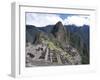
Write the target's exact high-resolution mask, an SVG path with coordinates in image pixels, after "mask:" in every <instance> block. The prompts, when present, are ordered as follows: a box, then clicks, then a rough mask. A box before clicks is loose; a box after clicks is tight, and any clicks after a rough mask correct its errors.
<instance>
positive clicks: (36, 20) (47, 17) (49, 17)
mask: <svg viewBox="0 0 100 80" xmlns="http://www.w3.org/2000/svg"><path fill="white" fill-rule="evenodd" d="M58 21H61V22H63V20H62V19H61V18H60V17H59V15H56V14H36V13H27V14H26V24H29V25H35V26H38V27H43V26H46V25H50V24H55V23H57V22H58Z"/></svg>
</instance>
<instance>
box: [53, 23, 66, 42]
mask: <svg viewBox="0 0 100 80" xmlns="http://www.w3.org/2000/svg"><path fill="white" fill-rule="evenodd" d="M52 34H53V35H54V36H55V38H56V39H57V40H58V41H59V42H66V29H65V27H64V25H63V24H62V22H61V21H59V22H57V23H56V24H55V25H54V28H53V29H52Z"/></svg>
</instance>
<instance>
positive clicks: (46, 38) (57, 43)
mask: <svg viewBox="0 0 100 80" xmlns="http://www.w3.org/2000/svg"><path fill="white" fill-rule="evenodd" d="M29 27H30V26H27V28H26V31H27V32H28V35H26V38H27V39H26V40H27V41H26V66H27V67H29V66H48V65H78V64H82V57H81V56H80V52H79V50H78V49H77V48H76V47H73V46H72V45H71V44H70V43H71V42H69V40H68V39H69V37H70V36H68V35H69V32H68V30H67V29H66V28H65V26H64V25H63V24H62V23H61V22H58V23H56V24H55V25H52V26H51V27H52V28H49V32H48V31H46V29H45V28H38V27H34V28H31V27H32V26H31V27H30V28H29ZM30 29H31V30H30ZM34 30H35V33H34ZM26 34H27V33H26ZM30 35H31V38H29V37H30ZM70 38H71V37H70ZM28 39H30V40H28Z"/></svg>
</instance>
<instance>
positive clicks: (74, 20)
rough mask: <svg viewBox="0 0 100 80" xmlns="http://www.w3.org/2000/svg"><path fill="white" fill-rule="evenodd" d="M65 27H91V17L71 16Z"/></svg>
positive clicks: (67, 19)
mask: <svg viewBox="0 0 100 80" xmlns="http://www.w3.org/2000/svg"><path fill="white" fill-rule="evenodd" d="M64 24H65V25H73V24H74V25H77V26H83V25H89V17H85V16H69V17H67V18H66V19H65V20H64Z"/></svg>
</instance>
